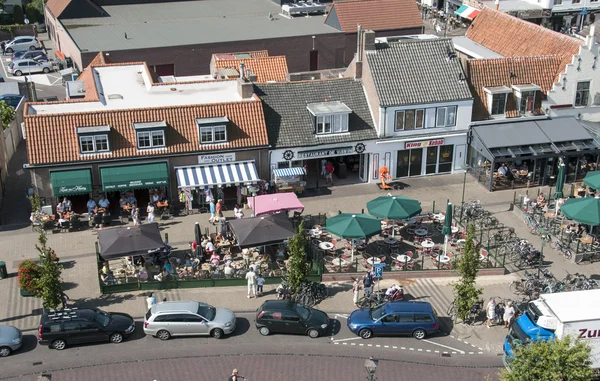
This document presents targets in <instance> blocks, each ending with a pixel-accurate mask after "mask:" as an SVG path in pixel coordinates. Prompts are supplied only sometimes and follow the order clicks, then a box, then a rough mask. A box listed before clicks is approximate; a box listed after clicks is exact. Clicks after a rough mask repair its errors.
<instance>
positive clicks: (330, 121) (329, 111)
mask: <svg viewBox="0 0 600 381" xmlns="http://www.w3.org/2000/svg"><path fill="white" fill-rule="evenodd" d="M307 109H308V111H309V112H310V113H311V114H312V115H313V116H314V119H315V133H316V134H317V135H326V134H339V133H342V132H348V117H349V116H350V113H351V112H352V110H351V109H350V107H348V106H346V105H345V104H344V103H343V102H337V101H336V102H322V103H311V104H309V105H307Z"/></svg>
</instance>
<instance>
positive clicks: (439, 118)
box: [435, 106, 456, 127]
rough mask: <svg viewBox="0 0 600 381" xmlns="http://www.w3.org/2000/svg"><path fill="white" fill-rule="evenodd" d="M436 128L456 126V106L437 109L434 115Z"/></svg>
mask: <svg viewBox="0 0 600 381" xmlns="http://www.w3.org/2000/svg"><path fill="white" fill-rule="evenodd" d="M435 126H436V127H454V126H456V106H448V107H438V108H437V115H436V123H435Z"/></svg>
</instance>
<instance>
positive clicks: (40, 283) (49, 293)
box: [35, 230, 62, 309]
mask: <svg viewBox="0 0 600 381" xmlns="http://www.w3.org/2000/svg"><path fill="white" fill-rule="evenodd" d="M47 241H48V239H47V237H46V233H45V232H44V231H43V230H42V232H41V233H40V236H39V238H38V242H39V245H35V248H36V249H37V251H38V252H39V254H40V261H39V263H38V266H37V271H38V274H37V279H36V282H35V283H36V287H35V288H36V289H35V296H36V297H38V298H41V299H42V300H43V305H44V308H48V309H53V308H57V307H58V306H60V304H61V302H62V280H61V278H60V275H61V272H62V266H61V265H59V264H58V261H57V260H56V259H57V258H56V254H55V253H54V251H53V250H52V249H51V248H49V247H46V243H47Z"/></svg>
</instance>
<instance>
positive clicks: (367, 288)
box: [362, 270, 373, 298]
mask: <svg viewBox="0 0 600 381" xmlns="http://www.w3.org/2000/svg"><path fill="white" fill-rule="evenodd" d="M362 281H363V290H364V292H365V297H367V298H368V297H370V296H371V293H372V292H373V274H371V272H370V271H369V270H367V273H366V274H365V275H363V280H362Z"/></svg>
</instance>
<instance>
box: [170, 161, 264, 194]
mask: <svg viewBox="0 0 600 381" xmlns="http://www.w3.org/2000/svg"><path fill="white" fill-rule="evenodd" d="M176 169H177V184H178V186H179V188H202V187H205V186H213V185H223V186H229V185H240V184H253V183H256V182H257V181H258V180H259V177H258V173H257V172H256V167H255V166H254V161H241V162H234V163H223V164H213V165H198V166H193V167H178V168H176Z"/></svg>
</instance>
